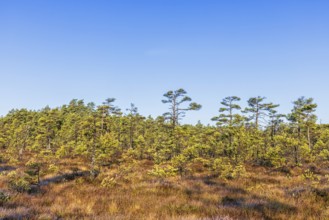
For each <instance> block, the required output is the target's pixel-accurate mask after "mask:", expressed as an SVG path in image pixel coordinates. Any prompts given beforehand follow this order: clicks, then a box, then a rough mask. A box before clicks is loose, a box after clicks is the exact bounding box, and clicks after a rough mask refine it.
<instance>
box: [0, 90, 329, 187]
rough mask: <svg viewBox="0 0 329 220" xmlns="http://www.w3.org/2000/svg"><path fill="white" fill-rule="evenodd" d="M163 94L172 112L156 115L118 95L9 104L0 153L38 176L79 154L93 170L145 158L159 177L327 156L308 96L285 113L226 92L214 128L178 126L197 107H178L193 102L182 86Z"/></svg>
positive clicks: (325, 130) (326, 140)
mask: <svg viewBox="0 0 329 220" xmlns="http://www.w3.org/2000/svg"><path fill="white" fill-rule="evenodd" d="M164 96H165V100H163V103H165V104H170V107H169V109H170V111H169V112H167V113H165V114H164V115H163V116H159V117H157V118H152V117H143V116H141V115H140V114H139V113H138V110H137V108H136V107H135V106H134V105H133V104H132V105H131V107H130V108H129V109H127V111H126V113H123V112H122V111H121V110H120V109H119V108H118V107H116V106H115V105H114V104H113V103H114V102H115V99H107V100H106V101H105V102H104V103H102V104H101V105H99V106H96V105H95V104H94V103H88V104H85V103H84V101H83V100H72V101H71V102H70V103H69V104H68V105H63V106H61V107H58V108H49V107H46V108H44V109H42V110H40V111H30V110H26V109H20V110H12V111H10V112H9V113H8V114H7V115H6V116H4V117H2V118H0V148H2V149H4V150H5V152H6V154H5V155H1V158H0V159H1V160H7V161H10V162H11V163H17V162H19V161H20V159H21V158H22V157H23V156H24V155H29V156H30V157H31V160H30V161H29V163H28V164H26V166H27V167H28V168H29V169H30V170H31V172H30V174H31V175H30V176H34V177H35V178H36V180H35V182H38V181H39V173H40V172H43V171H42V169H43V167H45V166H43V164H48V165H49V164H52V166H53V167H56V163H57V162H58V161H59V160H60V159H61V158H74V157H79V158H82V159H84V160H85V161H87V162H88V164H89V165H90V170H91V171H93V172H94V174H95V175H96V174H98V173H99V172H101V170H102V167H104V166H111V165H112V164H120V163H122V162H124V161H134V160H144V159H147V160H150V161H153V162H154V164H155V165H154V169H153V170H151V171H150V174H151V175H155V176H159V177H161V178H162V177H166V176H171V175H174V174H175V175H186V174H187V173H189V172H193V169H195V167H197V166H195V165H196V164H201V166H202V167H203V168H206V169H209V170H210V171H211V172H214V174H216V175H219V176H221V177H224V178H236V177H239V176H240V175H243V173H244V172H245V169H244V165H245V164H246V163H254V164H257V165H263V166H273V167H282V166H287V165H292V166H296V165H297V166H299V165H301V164H304V163H317V162H321V161H326V160H328V159H329V127H328V126H327V125H320V124H317V123H316V115H315V114H314V111H315V110H316V107H317V105H316V104H315V103H314V101H313V99H311V98H310V99H307V98H304V97H301V98H299V99H298V100H297V101H295V102H294V103H293V104H294V106H293V109H292V111H291V114H289V115H287V116H285V115H282V114H279V113H277V110H276V108H277V107H278V105H275V104H273V103H266V102H264V101H265V98H264V97H253V98H250V99H249V100H248V102H247V103H248V107H247V108H246V109H244V110H242V111H241V107H240V104H239V102H241V101H240V98H239V97H236V96H232V97H226V98H224V99H223V101H222V102H221V105H222V107H220V110H219V112H220V115H219V116H217V117H214V118H213V120H214V121H217V126H210V125H208V126H205V125H202V124H197V125H195V126H192V125H179V119H181V117H183V116H184V115H185V113H186V112H187V111H190V110H198V109H200V108H201V105H199V104H197V103H191V104H190V105H188V106H187V107H182V105H184V103H185V102H186V103H188V102H191V98H190V97H188V96H186V92H185V91H184V90H183V89H179V90H177V91H169V92H168V93H166V94H165V95H164ZM193 165H194V166H193ZM13 178H14V176H13ZM109 182H110V183H111V180H109ZM104 185H109V183H106V184H105V182H104ZM110 185H111V184H110Z"/></svg>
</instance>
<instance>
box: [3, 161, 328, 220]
mask: <svg viewBox="0 0 329 220" xmlns="http://www.w3.org/2000/svg"><path fill="white" fill-rule="evenodd" d="M71 163H72V164H74V165H76V164H80V165H79V166H76V168H75V169H74V170H72V168H71V165H70V163H69V160H68V161H67V162H66V163H64V164H63V165H62V169H61V170H62V171H63V172H62V173H61V174H59V173H58V172H53V173H52V174H49V173H48V174H45V175H44V176H42V178H41V182H42V183H43V184H41V185H40V186H38V187H39V188H40V189H39V191H37V192H31V191H28V190H20V188H19V189H18V190H17V189H15V188H13V187H11V186H12V185H11V184H12V182H11V181H13V180H15V178H16V179H18V180H19V178H22V176H19V175H18V174H19V173H20V172H21V169H22V167H16V168H17V171H11V172H7V173H5V172H1V173H2V175H1V176H0V186H1V188H3V189H4V190H6V191H1V192H0V204H1V208H0V218H9V219H16V218H21V219H61V218H62V219H328V218H329V212H328V211H326V208H325V207H327V206H328V205H329V189H328V187H327V185H328V179H329V178H328V177H329V176H328V175H329V171H327V169H325V168H317V170H316V171H315V170H314V169H312V167H311V168H310V167H295V168H285V169H276V168H264V167H258V166H251V165H250V166H247V167H246V170H244V169H243V172H242V173H243V175H240V176H239V177H236V178H232V176H228V177H229V178H224V176H222V175H216V172H218V169H219V168H218V169H215V170H213V171H211V172H210V171H209V170H212V168H210V169H209V170H204V171H200V172H194V174H193V175H184V176H181V175H179V174H178V173H177V172H176V170H174V169H172V167H170V166H158V165H155V166H154V165H153V163H151V162H150V161H147V160H144V161H139V162H132V165H130V166H123V165H113V166H111V167H103V168H102V170H101V172H100V175H98V176H97V177H96V178H93V177H92V176H91V175H90V173H89V172H87V171H83V170H85V167H83V163H82V162H79V161H71ZM224 164H225V163H224ZM74 165H73V166H74ZM1 166H2V165H1ZM224 167H225V166H224ZM229 167H231V166H229ZM231 168H232V167H231ZM220 169H223V168H220ZM235 169H239V170H240V169H241V168H239V167H238V166H236V168H235ZM175 172H176V174H174V173H175ZM226 172H227V171H226V170H225V172H223V173H224V174H225V175H226ZM230 172H231V173H234V172H237V171H234V169H232V170H231V171H230ZM210 173H214V175H210ZM287 173H289V174H287ZM20 175H23V174H22V173H20ZM19 181H20V180H19ZM17 192H19V193H17Z"/></svg>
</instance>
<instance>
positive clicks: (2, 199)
mask: <svg viewBox="0 0 329 220" xmlns="http://www.w3.org/2000/svg"><path fill="white" fill-rule="evenodd" d="M9 199H10V196H9V195H7V194H6V193H4V192H1V191H0V206H3V204H5V203H6V202H8V201H9Z"/></svg>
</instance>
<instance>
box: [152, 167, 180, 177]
mask: <svg viewBox="0 0 329 220" xmlns="http://www.w3.org/2000/svg"><path fill="white" fill-rule="evenodd" d="M177 171H178V170H177V169H176V168H174V167H172V166H170V165H165V166H160V165H155V166H154V167H153V169H152V170H151V171H149V175H151V176H154V177H157V178H160V179H164V178H168V177H171V176H176V175H177Z"/></svg>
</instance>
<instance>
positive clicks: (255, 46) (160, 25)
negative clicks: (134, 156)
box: [0, 0, 329, 123]
mask: <svg viewBox="0 0 329 220" xmlns="http://www.w3.org/2000/svg"><path fill="white" fill-rule="evenodd" d="M0 76H1V77H0V80H1V81H0V82H1V84H0V115H4V114H6V113H7V112H8V111H9V110H10V109H12V108H22V107H24V108H29V109H39V108H42V107H44V106H46V105H50V106H51V107H56V106H59V105H62V104H66V103H68V102H69V101H70V100H71V99H73V98H78V99H84V100H85V101H86V102H90V101H94V102H95V103H96V104H100V103H101V102H102V101H103V100H104V99H105V98H107V97H115V98H117V104H118V106H120V107H121V108H122V109H125V108H127V107H128V106H129V104H130V103H131V102H133V103H135V104H136V105H137V106H138V107H139V110H140V112H141V113H142V114H144V115H150V114H151V115H153V116H156V115H160V114H162V113H163V112H165V111H166V106H165V105H164V104H162V103H161V99H162V95H163V94H164V93H165V92H166V91H168V90H170V89H177V88H180V87H182V88H185V89H186V90H187V91H188V93H189V95H190V96H191V97H192V98H193V100H194V101H196V102H199V103H201V104H202V105H203V109H202V110H201V111H199V112H196V113H190V114H187V117H186V119H185V120H184V121H185V122H187V123H195V122H197V121H198V120H199V119H200V120H201V121H202V122H203V123H209V122H210V120H209V119H210V118H211V117H213V116H214V115H216V114H217V111H218V108H219V103H220V101H221V99H222V98H224V97H225V96H229V95H237V96H240V97H241V98H242V99H243V102H242V105H243V106H245V102H246V100H247V99H248V98H249V97H251V96H257V95H261V96H266V97H267V98H268V101H272V102H274V103H280V104H281V107H280V110H281V111H282V112H283V113H287V112H289V111H290V109H291V107H292V104H291V102H292V101H293V100H295V99H297V98H298V97H299V96H302V95H303V96H307V97H313V98H315V101H316V102H317V103H318V105H319V107H318V111H317V114H318V115H319V118H320V119H322V122H327V123H329V98H328V95H329V1H328V0H266V1H265V0H259V1H256V0H248V1H247V0H104V1H101V0H97V1H94V0H89V1H84V0H79V1H77V0H40V1H37V0H30V1H26V0H22V1H17V0H1V1H0Z"/></svg>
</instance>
